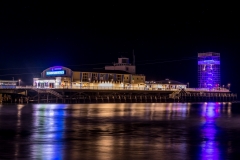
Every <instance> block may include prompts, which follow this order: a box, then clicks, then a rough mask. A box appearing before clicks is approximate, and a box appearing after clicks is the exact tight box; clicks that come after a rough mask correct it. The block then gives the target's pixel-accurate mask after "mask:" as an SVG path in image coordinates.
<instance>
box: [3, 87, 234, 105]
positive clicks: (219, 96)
mask: <svg viewBox="0 0 240 160" xmlns="http://www.w3.org/2000/svg"><path fill="white" fill-rule="evenodd" d="M234 101H237V94H233V93H231V92H230V91H229V90H227V89H224V90H204V89H194V88H186V89H181V90H180V89H166V90H157V89H151V90H149V89H148V88H143V87H142V88H140V87H137V88H121V87H119V88H112V87H81V88H52V89H51V88H49V89H46V88H43V89H41V88H35V87H23V86H20V87H17V88H14V89H13V88H4V89H0V103H10V104H16V103H69V104H71V103H162V102H234Z"/></svg>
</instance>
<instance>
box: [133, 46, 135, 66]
mask: <svg viewBox="0 0 240 160" xmlns="http://www.w3.org/2000/svg"><path fill="white" fill-rule="evenodd" d="M133 65H134V66H135V55H134V49H133Z"/></svg>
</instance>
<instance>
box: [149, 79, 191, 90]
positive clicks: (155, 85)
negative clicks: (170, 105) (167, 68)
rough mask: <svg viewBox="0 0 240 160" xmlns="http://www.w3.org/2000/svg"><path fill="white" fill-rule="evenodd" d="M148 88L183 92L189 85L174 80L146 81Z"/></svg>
mask: <svg viewBox="0 0 240 160" xmlns="http://www.w3.org/2000/svg"><path fill="white" fill-rule="evenodd" d="M146 88H147V89H149V90H181V89H186V88H187V85H186V84H183V83H181V82H178V81H174V80H169V79H165V80H161V81H146Z"/></svg>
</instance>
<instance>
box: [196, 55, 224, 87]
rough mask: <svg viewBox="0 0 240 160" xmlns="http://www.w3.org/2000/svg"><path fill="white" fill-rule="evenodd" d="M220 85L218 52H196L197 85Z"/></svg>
mask: <svg viewBox="0 0 240 160" xmlns="http://www.w3.org/2000/svg"><path fill="white" fill-rule="evenodd" d="M219 86H220V53H214V52H206V53H198V87H199V88H216V87H219Z"/></svg>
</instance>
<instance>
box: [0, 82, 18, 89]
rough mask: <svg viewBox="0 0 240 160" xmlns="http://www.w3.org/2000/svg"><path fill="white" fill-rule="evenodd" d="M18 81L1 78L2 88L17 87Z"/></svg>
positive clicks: (0, 86)
mask: <svg viewBox="0 0 240 160" xmlns="http://www.w3.org/2000/svg"><path fill="white" fill-rule="evenodd" d="M17 82H18V81H14V80H0V88H1V89H3V88H6V89H7V88H16V86H17Z"/></svg>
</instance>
